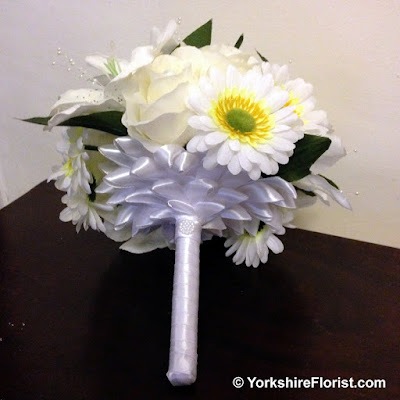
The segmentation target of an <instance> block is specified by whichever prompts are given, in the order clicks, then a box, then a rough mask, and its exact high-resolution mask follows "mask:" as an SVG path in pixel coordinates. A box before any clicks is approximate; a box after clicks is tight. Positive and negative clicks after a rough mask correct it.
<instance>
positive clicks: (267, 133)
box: [187, 66, 303, 180]
mask: <svg viewBox="0 0 400 400" xmlns="http://www.w3.org/2000/svg"><path fill="white" fill-rule="evenodd" d="M288 102H289V93H288V92H287V91H285V90H283V89H282V88H280V87H276V86H275V85H274V79H273V77H272V74H270V73H263V72H262V71H261V70H260V69H259V68H254V69H251V70H250V71H248V72H246V73H245V74H243V75H242V74H241V73H240V72H239V71H238V70H237V69H236V68H234V67H233V66H229V67H228V69H227V72H226V74H223V73H221V72H220V71H218V70H216V69H211V70H210V73H209V78H202V79H200V82H199V90H198V91H197V92H194V93H192V94H191V95H189V98H188V106H189V107H190V108H191V109H192V110H193V111H194V113H195V114H197V115H195V116H192V117H191V118H190V119H189V125H190V126H192V127H193V128H194V129H196V130H197V132H196V136H194V137H193V138H192V139H191V140H190V142H189V143H188V145H187V148H188V150H189V151H191V152H207V154H206V156H205V158H204V167H205V168H207V169H212V168H214V167H215V166H216V165H218V164H219V165H226V166H227V167H228V169H229V171H230V172H231V173H232V174H234V175H237V174H239V172H240V171H242V170H245V171H246V172H247V173H248V174H249V176H250V177H251V179H253V180H256V179H258V178H259V177H260V175H261V172H263V173H265V174H267V175H273V174H276V173H277V172H278V169H279V166H278V164H286V163H287V162H288V161H289V157H290V156H291V155H292V154H293V149H294V148H295V145H294V143H295V142H297V141H298V140H299V139H300V138H301V137H302V136H303V133H302V132H301V131H300V130H295V127H296V126H298V125H301V121H300V119H299V118H298V116H297V114H296V113H295V110H296V106H294V105H288Z"/></svg>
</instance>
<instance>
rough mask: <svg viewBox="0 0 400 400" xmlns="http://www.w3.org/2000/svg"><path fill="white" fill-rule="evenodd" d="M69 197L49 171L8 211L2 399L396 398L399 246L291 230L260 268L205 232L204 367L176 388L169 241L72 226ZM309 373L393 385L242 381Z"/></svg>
mask: <svg viewBox="0 0 400 400" xmlns="http://www.w3.org/2000/svg"><path fill="white" fill-rule="evenodd" d="M61 195H62V194H61V193H60V192H58V191H57V190H56V189H54V187H53V186H52V185H50V184H45V183H42V184H40V185H39V186H37V187H36V188H34V189H33V190H32V191H30V192H29V193H28V194H26V195H25V196H23V197H22V198H20V199H19V200H17V201H16V202H14V203H12V204H11V205H9V206H8V207H6V208H4V209H3V210H1V211H0V338H1V339H0V399H1V400H39V399H40V400H53V399H54V400H63V399H68V400H70V399H74V400H78V399H95V400H101V399H118V400H123V399H170V398H171V399H172V398H183V399H186V398H188V399H191V398H194V399H212V398H218V399H235V398H239V399H252V398H270V399H296V400H298V399H319V400H320V399H399V398H400V374H399V372H400V368H399V367H400V346H399V333H400V312H399V310H400V307H399V293H400V250H397V249H393V248H389V247H384V246H378V245H373V244H369V243H364V242H358V241H353V240H348V239H343V238H338V237H333V236H329V235H323V234H318V233H312V232H306V231H303V230H290V231H289V232H288V233H287V234H286V235H285V236H284V238H283V241H284V244H285V251H284V252H283V253H282V254H280V255H278V256H274V255H273V256H272V257H271V258H270V261H269V262H268V264H267V265H262V266H260V267H259V268H258V269H253V268H246V267H245V266H235V265H233V264H232V262H231V260H230V259H228V258H226V257H225V255H224V247H223V242H222V241H221V240H220V239H217V240H213V241H210V242H206V243H204V244H203V245H202V247H201V268H200V271H201V272H200V276H201V284H200V311H199V349H198V350H199V365H198V377H197V382H196V383H195V384H194V385H192V386H190V387H181V388H176V387H172V386H171V385H170V383H169V382H168V380H167V378H166V376H165V373H166V371H167V368H168V353H169V334H170V317H171V296H172V278H173V264H174V253H173V252H172V251H170V250H157V251H154V252H152V253H148V254H145V255H133V254H130V253H126V252H123V251H120V250H119V249H118V246H119V245H118V243H115V242H113V241H111V240H109V239H107V238H106V237H105V236H104V235H102V234H100V233H97V232H94V231H87V232H81V233H79V234H78V235H77V234H76V232H75V227H73V226H72V224H66V223H62V222H60V221H59V220H58V218H57V216H58V213H59V212H60V211H61V210H62V208H63V205H62V204H61V203H60V197H61ZM350 217H351V216H350ZM371 229H373V227H371ZM237 376H241V377H243V378H244V379H245V386H244V387H243V388H242V389H235V388H234V387H233V386H232V380H233V378H235V377H237ZM313 376H316V377H319V376H322V377H324V378H326V379H328V378H329V379H332V378H337V377H341V378H342V379H345V378H346V379H347V378H351V377H352V378H354V379H355V380H357V379H385V380H386V389H297V390H296V389H274V388H269V389H267V388H254V389H251V388H250V387H249V382H248V381H247V379H246V377H251V378H253V377H258V378H260V379H267V378H269V377H274V378H284V377H289V378H292V379H293V378H295V377H297V378H310V377H313Z"/></svg>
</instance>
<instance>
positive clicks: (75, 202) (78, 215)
mask: <svg viewBox="0 0 400 400" xmlns="http://www.w3.org/2000/svg"><path fill="white" fill-rule="evenodd" d="M61 201H62V202H63V203H64V204H65V205H66V206H67V207H66V208H64V210H62V211H61V213H60V220H61V221H63V222H69V221H71V222H72V223H73V224H74V225H76V231H77V232H79V231H80V230H81V228H82V227H83V229H85V231H87V230H88V228H89V227H91V228H92V229H93V230H97V231H101V232H105V227H104V223H103V221H102V219H101V216H100V214H102V213H104V212H106V213H107V212H112V211H113V207H112V206H110V205H107V204H102V203H100V202H96V201H95V199H94V193H92V194H90V195H88V194H87V193H85V192H84V191H82V190H80V191H78V192H76V193H74V194H72V195H68V194H66V195H64V196H63V197H62V199H61Z"/></svg>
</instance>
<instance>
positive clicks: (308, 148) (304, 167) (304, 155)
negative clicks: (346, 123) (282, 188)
mask: <svg viewBox="0 0 400 400" xmlns="http://www.w3.org/2000/svg"><path fill="white" fill-rule="evenodd" d="M330 144H331V140H330V139H329V138H327V137H322V136H314V135H304V138H303V139H301V140H299V141H298V142H297V143H296V148H295V149H294V152H293V155H292V156H291V157H290V159H289V163H288V164H285V165H281V166H280V167H279V171H278V173H277V174H276V175H277V176H279V177H281V178H283V179H285V180H286V181H288V182H294V181H298V180H299V179H301V178H304V177H305V176H307V175H309V174H310V173H311V172H310V168H311V166H312V165H313V164H314V163H315V161H317V159H318V158H319V157H321V155H322V154H323V153H325V151H326V150H328V148H329V146H330Z"/></svg>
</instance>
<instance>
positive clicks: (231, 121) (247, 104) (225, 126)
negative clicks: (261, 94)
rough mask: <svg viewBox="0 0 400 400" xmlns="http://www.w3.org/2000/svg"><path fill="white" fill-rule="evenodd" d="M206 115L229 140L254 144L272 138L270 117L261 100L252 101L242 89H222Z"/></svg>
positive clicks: (272, 126) (253, 96)
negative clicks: (208, 115)
mask: <svg viewBox="0 0 400 400" xmlns="http://www.w3.org/2000/svg"><path fill="white" fill-rule="evenodd" d="M209 114H210V116H211V117H212V118H213V120H214V122H215V123H216V124H217V125H218V126H219V127H220V129H221V130H222V131H223V132H226V133H227V134H228V135H229V138H230V139H233V140H239V141H240V142H241V143H248V144H250V145H251V146H253V147H257V145H260V144H263V143H265V142H266V141H267V140H268V139H271V138H272V133H271V132H270V131H271V129H273V128H274V126H275V120H274V116H273V115H270V110H269V108H268V107H266V106H265V100H263V99H261V100H256V99H255V95H254V93H249V92H248V91H247V90H246V89H239V88H237V87H233V88H226V89H225V91H224V92H221V93H220V94H219V95H218V100H214V101H213V102H212V103H211V109H210V111H209Z"/></svg>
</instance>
